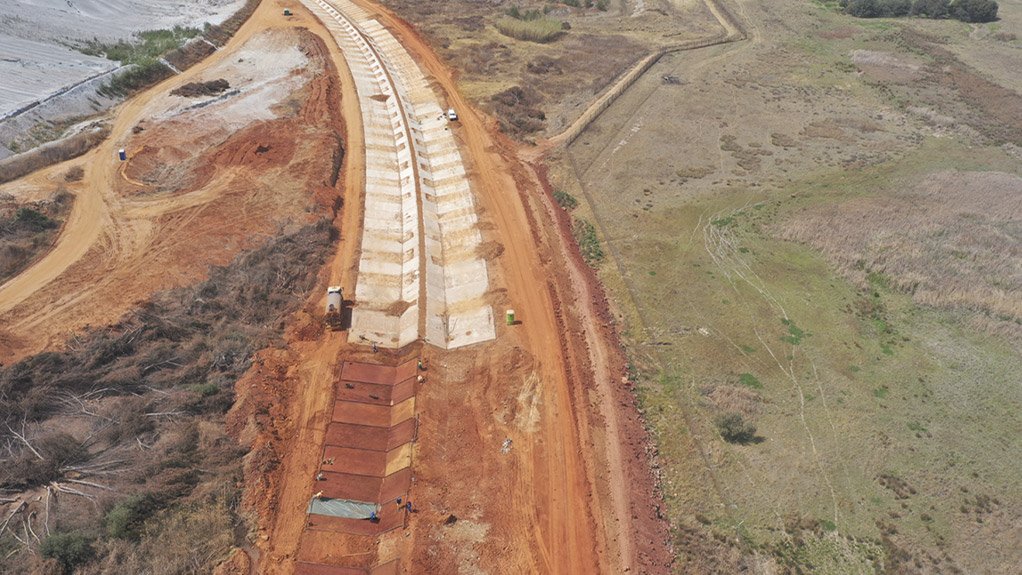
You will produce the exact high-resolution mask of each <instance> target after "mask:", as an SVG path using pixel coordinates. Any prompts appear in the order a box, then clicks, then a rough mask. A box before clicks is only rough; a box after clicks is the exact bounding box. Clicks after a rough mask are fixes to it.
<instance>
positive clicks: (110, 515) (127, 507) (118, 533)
mask: <svg viewBox="0 0 1022 575" xmlns="http://www.w3.org/2000/svg"><path fill="white" fill-rule="evenodd" d="M160 507H161V506H160V502H159V500H158V499H157V498H156V497H154V496H153V495H150V494H142V495H134V496H132V497H129V498H127V499H125V500H124V501H121V502H120V503H118V504H117V505H114V506H113V508H112V509H110V511H108V512H107V514H106V518H105V519H104V523H105V525H106V532H107V534H108V535H110V536H111V537H116V538H117V539H127V540H129V541H138V540H139V539H140V538H141V537H142V527H143V525H144V524H145V522H146V520H147V519H149V518H150V517H152V516H153V515H154V514H155V513H156V512H157V511H159V509H160Z"/></svg>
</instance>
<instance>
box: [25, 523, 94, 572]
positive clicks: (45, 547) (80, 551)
mask: <svg viewBox="0 0 1022 575" xmlns="http://www.w3.org/2000/svg"><path fill="white" fill-rule="evenodd" d="M39 550H40V552H41V553H42V554H43V557H46V558H47V559H56V560H57V561H58V562H60V566H61V567H62V568H63V569H64V573H71V572H73V571H74V570H75V568H76V567H79V566H81V565H84V564H86V563H88V562H89V561H91V560H92V558H93V557H95V556H96V550H95V549H93V548H92V538H91V537H87V536H85V535H82V534H81V533H54V534H53V535H50V536H49V537H47V538H46V539H44V540H43V544H42V545H41V546H40V549H39Z"/></svg>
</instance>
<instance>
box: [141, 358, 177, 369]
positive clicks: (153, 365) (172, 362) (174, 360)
mask: <svg viewBox="0 0 1022 575" xmlns="http://www.w3.org/2000/svg"><path fill="white" fill-rule="evenodd" d="M179 359H181V358H180V357H177V356H174V357H172V358H170V359H165V360H163V361H158V362H156V363H151V364H149V365H147V366H145V367H143V368H142V373H148V372H149V370H150V369H155V368H157V367H160V366H161V365H168V364H169V365H173V366H174V367H181V364H180V363H178V361H177V360H179Z"/></svg>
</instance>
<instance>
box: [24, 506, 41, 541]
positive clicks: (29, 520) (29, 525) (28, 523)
mask: <svg viewBox="0 0 1022 575" xmlns="http://www.w3.org/2000/svg"><path fill="white" fill-rule="evenodd" d="M33 515H36V512H35V511H33V512H31V513H29V514H28V517H26V518H25V527H27V528H28V532H29V533H31V534H32V537H33V538H34V539H35V540H36V541H37V542H39V543H42V542H43V541H42V539H39V536H38V535H36V534H35V529H32V516H33ZM26 539H27V538H26Z"/></svg>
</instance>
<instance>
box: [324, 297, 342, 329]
mask: <svg viewBox="0 0 1022 575" xmlns="http://www.w3.org/2000/svg"><path fill="white" fill-rule="evenodd" d="M343 309H344V290H343V289H341V286H330V287H328V288H326V315H325V316H324V318H323V321H325V322H326V324H327V325H329V326H330V329H332V330H334V331H338V330H340V329H343V326H342V317H341V312H342V310H343Z"/></svg>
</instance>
